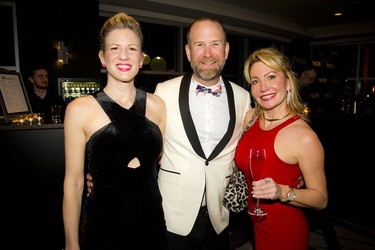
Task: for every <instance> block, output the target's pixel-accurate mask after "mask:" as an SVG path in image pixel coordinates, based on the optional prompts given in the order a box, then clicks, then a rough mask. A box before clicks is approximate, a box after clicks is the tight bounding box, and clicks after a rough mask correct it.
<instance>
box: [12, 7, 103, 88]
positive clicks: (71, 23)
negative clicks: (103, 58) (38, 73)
mask: <svg viewBox="0 0 375 250" xmlns="http://www.w3.org/2000/svg"><path fill="white" fill-rule="evenodd" d="M14 2H16V10H17V26H18V42H19V57H20V71H21V73H22V75H23V77H24V79H26V77H27V74H28V71H29V67H30V66H31V65H34V64H44V65H46V66H47V67H49V68H50V70H49V74H50V85H51V87H52V88H54V87H56V86H55V84H56V83H57V81H56V78H58V77H99V76H100V62H99V59H98V48H99V45H98V38H97V34H98V32H99V27H100V26H101V23H99V3H98V1H97V0H83V1H71V0H69V1H40V0H36V1H35V0H33V1H23V0H22V1H21V0H14ZM58 41H64V42H65V46H66V47H67V48H68V52H69V63H68V64H66V65H61V64H58V63H57V42H58ZM25 84H27V81H25Z"/></svg>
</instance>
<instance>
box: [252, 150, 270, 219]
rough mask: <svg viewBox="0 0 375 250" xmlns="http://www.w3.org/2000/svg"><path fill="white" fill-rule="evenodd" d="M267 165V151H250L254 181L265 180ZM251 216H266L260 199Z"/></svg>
mask: <svg viewBox="0 0 375 250" xmlns="http://www.w3.org/2000/svg"><path fill="white" fill-rule="evenodd" d="M265 164H266V150H265V149H263V148H262V149H253V148H252V149H250V157H249V167H250V173H251V176H252V177H253V180H255V181H257V180H260V179H262V178H263V171H264V166H265ZM249 214H251V215H254V216H265V215H266V214H267V212H266V211H264V210H263V209H261V208H260V206H259V198H257V201H256V206H255V208H253V209H252V210H250V211H249Z"/></svg>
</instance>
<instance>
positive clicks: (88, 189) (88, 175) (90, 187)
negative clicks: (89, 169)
mask: <svg viewBox="0 0 375 250" xmlns="http://www.w3.org/2000/svg"><path fill="white" fill-rule="evenodd" d="M86 179H87V181H86V185H87V197H89V196H90V194H91V191H92V189H93V188H94V183H93V182H92V176H91V175H90V173H88V174H87V175H86Z"/></svg>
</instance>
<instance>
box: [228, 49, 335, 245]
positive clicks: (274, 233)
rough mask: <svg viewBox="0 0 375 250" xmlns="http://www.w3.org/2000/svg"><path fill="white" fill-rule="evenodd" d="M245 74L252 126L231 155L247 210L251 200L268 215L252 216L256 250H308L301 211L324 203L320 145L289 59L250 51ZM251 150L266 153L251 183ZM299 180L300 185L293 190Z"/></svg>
mask: <svg viewBox="0 0 375 250" xmlns="http://www.w3.org/2000/svg"><path fill="white" fill-rule="evenodd" d="M244 74H245V77H246V80H247V82H248V83H249V84H250V85H251V95H252V97H253V99H254V101H255V103H256V107H255V109H252V110H250V111H249V113H248V114H247V116H246V119H245V121H244V125H243V126H244V128H245V127H246V125H247V121H249V120H250V117H252V115H255V117H256V119H255V122H254V124H253V125H252V126H251V127H250V128H249V129H248V130H247V132H246V133H245V134H244V135H243V137H242V138H241V140H240V142H239V144H238V146H237V150H236V155H235V160H236V163H237V165H238V166H239V168H240V169H241V170H242V171H243V172H244V173H245V175H246V177H247V181H248V184H249V187H251V194H249V210H250V209H253V207H254V205H255V204H254V202H255V201H256V199H254V198H259V199H260V206H261V208H262V209H264V210H265V211H267V215H265V216H252V215H250V216H251V217H252V221H253V225H254V234H255V249H256V250H262V249H267V250H268V249H270V250H271V249H272V250H274V249H288V250H293V249H295V250H302V249H308V235H309V228H308V223H307V219H306V217H305V214H304V211H303V210H302V209H301V208H311V209H316V210H321V209H324V208H325V207H326V206H327V203H328V193H327V185H326V176H325V170H324V149H323V146H322V144H321V142H320V140H319V138H318V136H317V135H316V133H315V132H314V131H313V129H312V128H311V127H310V126H309V119H308V117H307V114H306V113H304V112H303V109H304V106H303V104H302V101H301V98H300V96H299V93H298V91H299V89H298V83H297V79H296V75H295V73H294V72H293V71H292V69H291V65H290V63H289V60H288V58H287V57H286V56H285V55H283V54H282V53H281V52H280V51H278V50H277V49H275V48H263V49H259V50H257V51H255V52H254V53H252V54H251V55H250V56H249V58H248V59H247V61H246V63H245V69H244ZM251 148H264V149H265V150H266V159H265V161H266V164H265V168H264V170H263V175H262V179H260V180H254V179H253V178H252V176H251V174H250V169H249V153H250V149H251ZM301 176H302V177H303V180H304V183H305V187H304V188H301V189H299V188H297V187H298V184H299V178H300V177H301Z"/></svg>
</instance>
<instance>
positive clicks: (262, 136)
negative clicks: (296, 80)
mask: <svg viewBox="0 0 375 250" xmlns="http://www.w3.org/2000/svg"><path fill="white" fill-rule="evenodd" d="M298 119H300V118H299V117H298V116H294V117H291V118H289V119H288V120H286V121H285V122H283V123H282V124H280V125H278V126H277V127H275V128H273V129H271V130H267V131H266V130H262V129H261V128H260V127H259V119H257V120H256V121H255V122H254V124H253V125H252V126H251V127H250V129H249V130H248V131H247V132H246V133H245V134H244V135H243V136H242V138H241V139H240V141H239V143H238V146H237V149H236V154H235V161H236V164H237V166H238V167H239V169H241V170H242V171H243V172H244V173H245V175H246V179H247V181H248V185H249V192H250V190H251V186H252V185H251V182H252V177H251V174H250V169H249V155H250V148H265V149H266V167H265V169H264V172H263V178H264V177H272V178H273V179H274V180H275V182H276V183H280V184H287V185H289V186H290V187H293V188H295V187H297V185H298V183H299V181H298V178H299V177H300V176H301V171H300V169H299V166H298V164H294V165H291V164H287V163H285V162H283V161H281V160H280V159H279V157H278V156H277V155H276V153H275V150H274V143H275V137H276V135H277V133H278V132H279V131H280V130H281V129H282V128H284V127H285V126H287V125H289V124H291V123H293V122H295V121H296V120H298ZM260 204H261V207H262V208H263V209H264V210H266V211H267V212H268V213H267V215H266V216H263V217H256V216H251V218H252V221H253V225H254V234H255V249H256V250H264V249H266V250H274V249H287V250H303V249H308V236H309V227H308V223H307V219H306V217H305V214H304V212H303V210H302V209H301V208H298V207H295V206H291V205H288V203H287V202H281V201H280V200H278V199H277V200H267V199H260ZM254 205H255V199H254V198H252V196H251V194H249V208H253V207H254ZM249 216H250V215H249Z"/></svg>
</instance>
